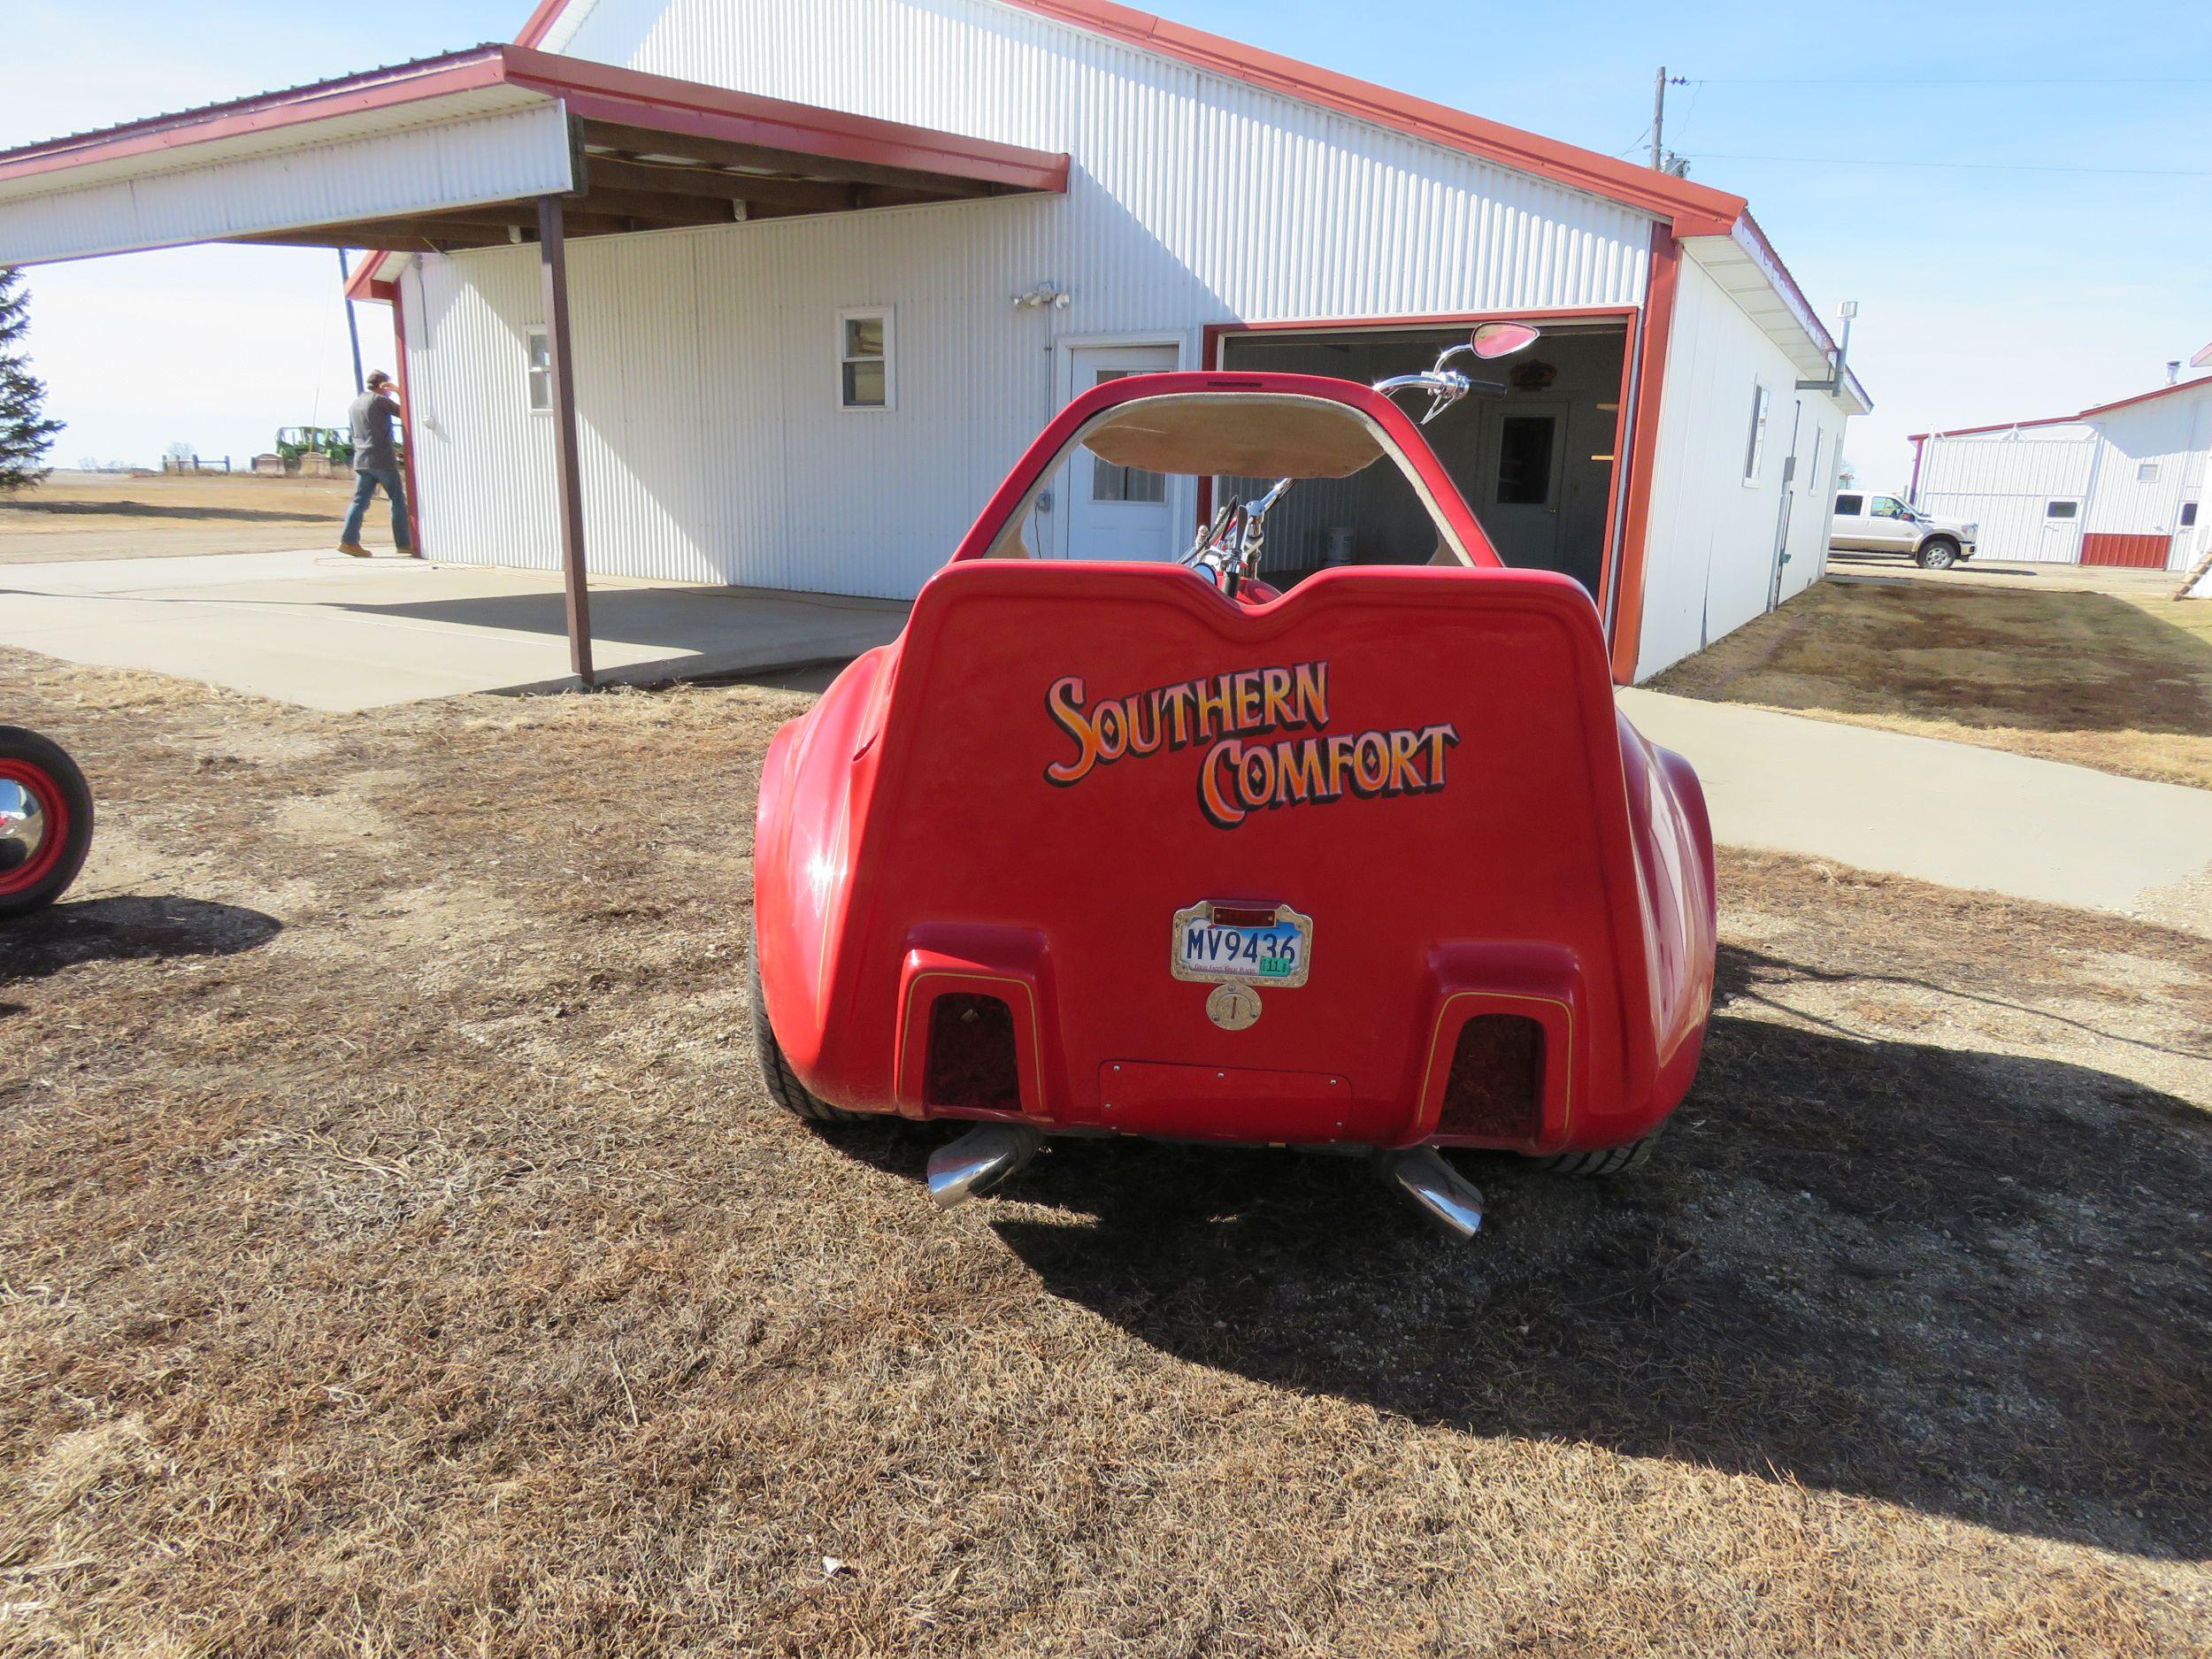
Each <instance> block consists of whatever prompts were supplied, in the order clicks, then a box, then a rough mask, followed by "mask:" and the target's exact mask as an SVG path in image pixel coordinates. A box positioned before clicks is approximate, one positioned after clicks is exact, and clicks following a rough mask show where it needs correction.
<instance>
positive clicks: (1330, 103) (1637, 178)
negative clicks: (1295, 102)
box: [516, 0, 1744, 235]
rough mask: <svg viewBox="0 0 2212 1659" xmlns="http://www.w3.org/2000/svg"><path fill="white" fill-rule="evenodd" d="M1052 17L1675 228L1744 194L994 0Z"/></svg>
mask: <svg viewBox="0 0 2212 1659" xmlns="http://www.w3.org/2000/svg"><path fill="white" fill-rule="evenodd" d="M1000 3H1001V4H1005V5H1010V6H1013V7H1015V8H1017V9H1018V10H1020V11H1024V12H1034V13H1036V14H1037V15H1038V16H1040V17H1046V18H1050V19H1053V20H1054V21H1055V22H1059V23H1065V24H1069V25H1071V27H1076V28H1080V29H1088V30H1089V31H1091V32H1092V33H1093V34H1094V35H1107V36H1109V37H1110V38H1111V39H1115V40H1120V41H1125V42H1128V43H1129V44H1131V45H1133V46H1140V47H1142V48H1144V49H1145V50H1148V51H1156V52H1159V53H1162V54H1164V55H1165V56H1167V57H1170V58H1180V59H1181V60H1182V61H1183V62H1185V63H1187V64H1190V65H1194V66H1195V67H1197V68H1200V69H1207V70H1211V71H1213V72H1214V73H1217V74H1222V75H1226V76H1228V77H1229V78H1230V79H1232V80H1234V81H1244V82H1246V83H1247V84H1248V85H1251V86H1256V87H1263V88H1266V89H1267V90H1269V91H1271V92H1281V93H1286V94H1287V95H1288V96H1292V97H1294V98H1297V99H1300V100H1302V102H1304V103H1307V104H1320V105H1322V106H1323V107H1324V108H1327V109H1333V110H1335V111H1339V112H1340V113H1342V114H1346V115H1351V116H1356V117H1357V118H1358V119H1362V120H1365V121H1371V122H1374V123H1375V124H1376V125H1378V126H1381V127H1394V128H1395V129H1396V130H1397V131H1399V132H1402V133H1408V134H1411V135H1412V136H1414V137H1416V138H1423V139H1426V140H1428V141H1429V142H1431V143H1436V144H1442V145H1444V146H1445V147H1446V148H1447V149H1450V150H1462V151H1463V152H1465V153H1467V154H1469V155H1473V156H1479V157H1482V158H1483V159H1485V160H1487V161H1494V162H1497V163H1499V164H1501V165H1504V166H1508V167H1511V168H1513V169H1514V170H1516V171H1517V172H1520V173H1534V174H1536V175H1537V176H1538V177H1540V178H1546V179H1550V180H1553V181H1555V183H1559V184H1563V185H1566V186H1568V187H1570V188H1573V189H1577V190H1581V191H1585V192H1586V193H1587V194H1589V195H1592V196H1601V197H1603V198H1605V199H1606V200H1609V201H1614V202H1619V203H1622V204H1625V205H1627V206H1629V207H1632V208H1636V209H1638V210H1640V211H1644V212H1647V213H1652V214H1655V215H1656V216H1658V217H1661V218H1664V219H1674V220H1677V221H1679V223H1678V230H1679V231H1680V232H1681V234H1721V235H1725V234H1727V232H1728V227H1730V226H1732V225H1733V224H1734V223H1735V221H1736V219H1737V217H1738V216H1739V215H1740V214H1741V213H1742V211H1744V199H1743V197H1741V196H1732V195H1730V194H1729V193H1728V192H1727V191H1725V190H1716V189H1714V188H1712V187H1711V186H1709V185H1703V184H1692V183H1691V182H1690V181H1689V180H1686V179H1677V178H1673V177H1671V176H1670V175H1668V174H1666V173H1654V172H1652V171H1651V170H1650V169H1649V168H1647V167H1640V166H1637V165H1634V164H1633V163H1632V162H1626V161H1622V160H1619V159H1617V157H1612V156H1601V155H1600V154H1598V152H1597V151H1595V150H1584V149H1582V148H1580V147H1579V146H1578V145H1575V144H1564V143H1561V142H1559V141H1558V140H1556V139H1551V138H1544V137H1541V136H1540V135H1539V134H1535V133H1531V132H1525V131H1524V130H1522V129H1521V128H1520V127H1508V126H1506V125H1505V124H1504V123H1503V122H1502V121H1491V120H1485V119H1483V118H1482V117H1481V116H1479V115H1469V114H1467V113H1466V112H1465V111H1461V110H1455V109H1451V108H1448V107H1447V106H1446V105H1444V104H1432V103H1430V102H1429V101H1428V100H1427V99H1425V98H1416V97H1410V96H1407V95H1406V94H1404V93H1402V92H1393V91H1392V90H1391V89H1390V88H1387V87H1379V86H1377V85H1376V84H1375V83H1374V82H1372V81H1360V80H1356V79H1355V78H1354V77H1352V76H1350V75H1340V74H1338V73H1335V72H1334V71H1333V70H1328V69H1323V68H1319V67H1317V65H1312V64H1307V63H1301V62H1300V61H1299V60H1298V59H1296V58H1286V57H1284V56H1282V55H1281V54H1280V53H1279V52H1271V51H1264V50H1261V49H1260V48H1258V47H1256V46H1247V45H1244V44H1243V43H1242V42H1238V41H1233V40H1228V39H1226V38H1225V37H1223V36H1222V35H1210V34H1208V33H1207V32H1206V31H1204V30H1203V29H1194V28H1189V27H1186V26H1184V25H1183V24H1180V23H1172V22H1170V21H1169V20H1168V19H1165V18H1160V17H1156V16H1154V15H1153V14H1152V13H1151V12H1139V11H1137V10H1135V9H1134V8H1133V7H1130V6H1125V5H1118V4H1114V0H1000ZM566 7H567V0H540V4H539V5H538V7H537V9H536V10H535V11H534V12H532V13H531V14H530V20H529V21H528V22H527V23H526V24H524V25H523V27H522V33H521V34H520V35H518V36H517V37H516V40H517V44H518V45H522V46H531V47H534V46H535V45H537V44H538V43H539V42H541V41H542V40H543V39H544V38H545V37H546V35H548V34H549V33H550V32H551V30H552V27H553V25H554V24H555V23H556V22H557V20H558V19H559V18H560V16H561V13H562V12H564V11H565V10H566Z"/></svg>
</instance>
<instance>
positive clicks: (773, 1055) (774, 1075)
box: [748, 924, 868, 1124]
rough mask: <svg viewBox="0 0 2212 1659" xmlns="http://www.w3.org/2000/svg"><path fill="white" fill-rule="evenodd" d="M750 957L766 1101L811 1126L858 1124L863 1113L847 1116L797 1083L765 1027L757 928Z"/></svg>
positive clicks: (770, 1029)
mask: <svg viewBox="0 0 2212 1659" xmlns="http://www.w3.org/2000/svg"><path fill="white" fill-rule="evenodd" d="M752 947H753V951H752V956H751V959H750V961H749V964H748V965H749V968H750V970H751V975H752V994H753V1053H754V1056H756V1057H757V1059H758V1060H759V1061H760V1080H761V1085H762V1087H764V1088H766V1089H767V1091H768V1098H769V1099H770V1100H772V1101H773V1102H776V1104H777V1105H779V1106H780V1107H782V1108H783V1109H784V1110H786V1111H787V1112H789V1113H790V1114H791V1115H792V1116H793V1117H794V1118H805V1119H806V1120H807V1121H808V1122H809V1123H814V1124H849V1123H858V1122H859V1121H860V1120H861V1119H862V1118H865V1117H867V1116H868V1114H867V1113H866V1112H849V1111H847V1110H845V1109H844V1108H843V1107H841V1106H833V1105H831V1104H830V1103H829V1102H827V1101H826V1100H824V1099H823V1098H822V1097H821V1096H820V1095H818V1094H815V1093H814V1092H813V1091H812V1090H811V1089H810V1088H808V1087H807V1086H806V1085H805V1084H803V1083H802V1082H800V1081H799V1078H798V1073H796V1072H795V1071H792V1069H791V1063H790V1062H789V1061H788V1060H786V1059H785V1058H784V1057H783V1045H782V1044H781V1043H780V1042H778V1041H776V1030H775V1027H774V1026H772V1025H770V1024H769V1023H768V1003H767V1001H766V999H765V998H764V997H763V996H762V995H761V994H760V928H759V926H758V925H757V924H756V925H755V926H754V928H753V938H752Z"/></svg>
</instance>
